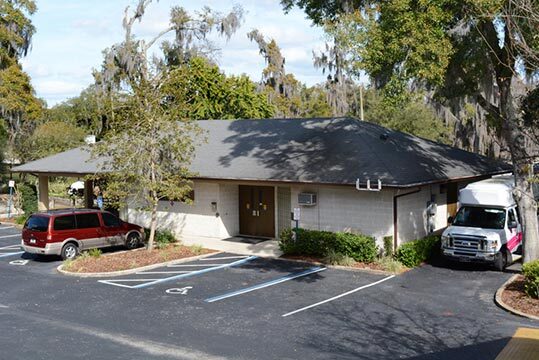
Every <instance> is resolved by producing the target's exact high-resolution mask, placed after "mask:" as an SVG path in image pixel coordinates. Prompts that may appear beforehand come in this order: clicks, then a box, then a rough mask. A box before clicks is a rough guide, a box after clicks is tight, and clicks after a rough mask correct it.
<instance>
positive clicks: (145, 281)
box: [97, 256, 258, 289]
mask: <svg viewBox="0 0 539 360" xmlns="http://www.w3.org/2000/svg"><path fill="white" fill-rule="evenodd" d="M257 258H258V257H257V256H249V257H247V258H245V259H241V260H237V261H233V262H231V263H229V264H206V265H204V267H205V269H200V270H193V271H187V272H185V273H180V274H177V275H173V276H169V277H165V278H162V279H118V280H112V279H109V280H98V281H97V282H99V283H102V284H107V285H113V286H119V287H124V288H128V289H142V288H145V287H148V286H152V285H156V284H161V283H164V282H167V281H173V280H179V279H184V278H187V277H191V276H196V275H201V274H205V273H207V272H210V271H215V270H219V269H225V268H229V267H233V266H238V265H241V264H243V263H246V262H248V261H251V260H254V259H257ZM140 274H141V273H139V275H140ZM142 274H147V273H144V272H142ZM130 280H131V281H132V282H136V281H139V282H143V283H142V284H137V285H124V284H121V283H122V282H125V281H130Z"/></svg>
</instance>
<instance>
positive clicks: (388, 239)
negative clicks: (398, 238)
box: [384, 236, 393, 257]
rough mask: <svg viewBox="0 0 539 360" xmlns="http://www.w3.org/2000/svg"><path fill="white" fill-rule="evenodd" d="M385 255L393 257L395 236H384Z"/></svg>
mask: <svg viewBox="0 0 539 360" xmlns="http://www.w3.org/2000/svg"><path fill="white" fill-rule="evenodd" d="M384 255H385V256H387V257H393V236H384Z"/></svg>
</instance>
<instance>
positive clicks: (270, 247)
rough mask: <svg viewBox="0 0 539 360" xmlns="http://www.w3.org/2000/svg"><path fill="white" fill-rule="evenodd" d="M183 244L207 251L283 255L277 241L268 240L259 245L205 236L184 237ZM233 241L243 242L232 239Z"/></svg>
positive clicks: (262, 255) (269, 255) (271, 255)
mask: <svg viewBox="0 0 539 360" xmlns="http://www.w3.org/2000/svg"><path fill="white" fill-rule="evenodd" d="M181 240H182V243H183V244H185V245H201V246H203V247H205V248H207V249H214V250H220V251H226V252H230V253H235V254H244V255H256V256H261V257H279V256H281V255H282V252H281V250H279V244H278V242H277V240H266V241H263V242H260V243H258V244H248V243H244V242H235V241H227V240H224V239H220V238H212V237H203V236H183V237H182V238H181ZM231 240H241V239H240V238H231Z"/></svg>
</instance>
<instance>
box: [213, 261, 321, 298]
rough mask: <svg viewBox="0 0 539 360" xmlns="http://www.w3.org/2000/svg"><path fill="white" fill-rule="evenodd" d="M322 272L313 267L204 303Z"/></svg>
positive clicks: (318, 268)
mask: <svg viewBox="0 0 539 360" xmlns="http://www.w3.org/2000/svg"><path fill="white" fill-rule="evenodd" d="M324 270H326V268H325V267H320V266H315V267H312V268H310V269H307V270H304V271H301V272H297V273H292V274H288V275H286V276H283V277H280V278H277V279H273V280H270V281H266V282H263V283H261V284H257V285H254V286H250V287H248V288H244V289H240V290H236V291H232V292H229V293H226V294H223V295H219V296H214V297H211V298H209V299H206V300H204V301H206V302H209V303H212V302H216V301H220V300H224V299H228V298H231V297H233V296H238V295H242V294H246V293H248V292H251V291H256V290H260V289H264V288H267V287H270V286H273V285H277V284H281V283H284V282H285V281H290V280H293V279H297V278H300V277H302V276H307V275H311V274H314V273H317V272H320V271H324Z"/></svg>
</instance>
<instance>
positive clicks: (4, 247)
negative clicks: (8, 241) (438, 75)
mask: <svg viewBox="0 0 539 360" xmlns="http://www.w3.org/2000/svg"><path fill="white" fill-rule="evenodd" d="M20 248H21V246H20V245H19V244H17V245H9V246H2V247H0V250H6V249H20Z"/></svg>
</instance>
